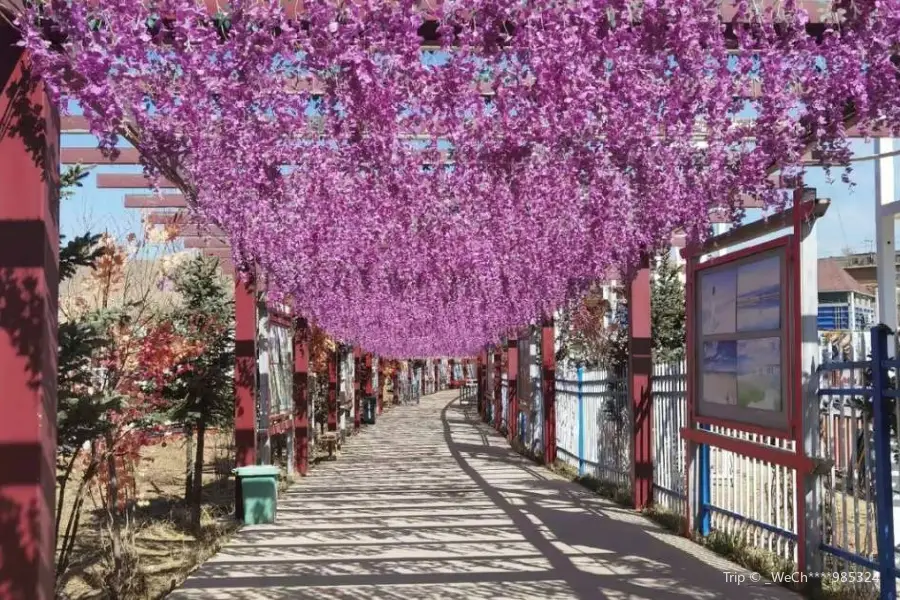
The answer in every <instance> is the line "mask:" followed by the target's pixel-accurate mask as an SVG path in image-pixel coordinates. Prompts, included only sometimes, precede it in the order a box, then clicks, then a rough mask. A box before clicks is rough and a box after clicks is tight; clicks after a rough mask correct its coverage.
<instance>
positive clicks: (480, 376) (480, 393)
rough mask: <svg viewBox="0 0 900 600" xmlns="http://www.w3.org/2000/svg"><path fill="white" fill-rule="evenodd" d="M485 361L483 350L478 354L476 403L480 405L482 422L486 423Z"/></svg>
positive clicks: (479, 413)
mask: <svg viewBox="0 0 900 600" xmlns="http://www.w3.org/2000/svg"><path fill="white" fill-rule="evenodd" d="M484 361H485V351H484V350H482V351H481V352H479V353H478V368H477V370H476V373H475V375H476V378H475V383H476V388H475V389H476V390H477V392H476V396H475V398H477V400H476V402H477V403H478V416H479V417H481V420H482V421H484Z"/></svg>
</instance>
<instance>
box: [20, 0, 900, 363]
mask: <svg viewBox="0 0 900 600" xmlns="http://www.w3.org/2000/svg"><path fill="white" fill-rule="evenodd" d="M582 4H584V3H582ZM714 4H715V3H709V2H708V1H707V0H657V1H653V2H643V3H640V4H639V5H638V4H635V3H633V2H629V1H626V0H598V1H597V2H593V3H587V6H581V5H579V4H577V3H576V4H571V3H562V4H560V3H558V2H555V1H550V0H537V1H535V2H528V3H522V2H518V1H513V0H472V1H467V2H452V1H450V2H444V3H442V4H441V5H440V6H439V7H437V8H435V9H434V10H433V12H432V17H433V18H434V19H435V21H434V22H435V23H436V25H437V33H438V37H437V39H436V40H435V43H436V44H437V48H438V50H437V51H429V52H423V48H422V39H421V36H420V34H419V28H420V26H421V25H422V22H423V21H422V12H421V11H420V10H419V9H418V8H417V5H416V3H415V2H412V1H410V0H402V1H398V2H391V3H385V2H380V1H376V0H360V1H358V2H354V3H349V4H341V5H339V6H334V5H333V4H331V3H326V2H320V1H313V2H308V3H305V5H304V9H303V10H304V12H303V14H302V16H301V17H300V18H298V17H297V16H296V15H292V14H289V13H288V12H287V11H286V10H285V9H284V8H283V7H282V5H281V4H280V3H279V2H274V1H269V2H251V1H249V0H237V1H235V2H233V3H232V4H231V7H230V10H229V12H228V13H227V14H215V15H211V14H210V12H209V10H208V8H207V5H206V3H203V2H195V1H193V0H162V1H159V2H155V3H147V2H144V1H143V0H95V1H92V2H86V1H74V2H70V1H68V0H52V1H50V2H47V3H39V4H35V5H33V6H32V7H31V8H30V9H28V11H27V12H26V13H25V14H24V15H23V16H22V18H21V19H20V21H19V23H20V26H21V28H22V29H23V36H24V42H23V43H24V45H25V46H26V47H27V48H28V50H29V51H30V52H31V55H32V57H33V60H34V63H35V67H36V68H37V70H38V71H39V72H40V73H41V74H42V76H43V77H44V78H45V80H46V81H47V83H48V84H49V88H50V90H51V91H52V92H53V93H54V94H56V97H57V98H58V100H59V101H60V102H61V103H62V104H63V105H65V102H67V101H68V100H70V99H74V100H77V101H78V103H79V104H80V105H81V106H82V107H83V109H84V114H85V116H86V118H87V120H88V122H89V124H90V127H91V131H92V133H94V134H95V135H96V136H97V137H98V138H99V140H100V142H101V148H103V149H105V150H106V151H108V152H110V153H114V152H115V144H116V142H117V140H118V138H119V137H120V136H122V135H124V136H125V137H126V138H127V139H128V140H129V141H130V142H132V143H133V144H134V145H135V146H136V147H137V148H138V149H139V150H140V152H141V156H142V160H143V162H144V165H145V167H146V169H147V171H148V173H149V174H150V175H152V176H154V177H158V176H165V177H168V178H170V179H172V180H173V181H175V182H176V183H177V184H178V185H179V186H180V187H181V188H182V190H183V191H184V192H185V194H186V196H187V198H188V200H189V202H190V205H191V209H192V210H194V211H196V212H198V213H199V214H200V215H201V216H202V217H204V218H205V219H207V220H209V221H210V222H212V223H214V224H216V225H218V226H219V227H221V228H223V229H224V230H225V231H227V232H228V233H229V234H230V238H231V242H232V246H233V248H234V251H235V255H236V258H237V259H240V260H246V261H253V262H255V263H257V264H258V265H259V266H260V267H261V269H262V270H263V271H264V272H265V273H266V276H267V279H268V281H269V282H270V284H271V286H272V288H273V289H275V290H277V291H278V292H279V293H280V294H282V295H286V296H291V297H292V298H293V301H294V303H295V306H297V307H298V309H299V310H300V311H301V312H302V313H303V314H304V315H307V316H309V318H311V319H312V320H313V321H314V322H316V323H317V324H318V325H319V326H321V327H323V328H324V329H325V330H327V331H328V332H329V333H330V334H332V335H334V336H336V337H337V338H339V339H345V340H349V341H352V342H354V343H357V344H361V345H362V346H363V347H365V348H366V349H367V350H370V351H373V352H376V353H378V354H381V355H384V356H428V355H460V354H468V353H472V352H474V351H476V350H477V349H478V348H480V347H482V346H483V345H484V344H486V343H490V342H492V341H495V340H497V339H498V338H499V337H501V336H503V335H504V334H506V333H507V332H509V331H510V330H511V329H513V328H515V327H518V326H521V325H522V324H525V323H528V322H531V321H533V320H534V319H537V318H540V317H541V315H543V314H547V313H549V312H551V311H552V310H553V309H554V308H556V307H557V306H559V305H560V304H561V303H563V302H564V301H565V300H566V298H567V297H569V296H570V295H571V294H572V293H573V291H577V290H579V289H583V287H584V286H585V285H586V284H587V283H588V282H590V281H592V280H594V279H596V278H597V277H600V276H602V274H603V273H605V272H607V271H608V269H609V268H610V267H613V266H615V267H625V268H627V267H628V266H629V265H630V264H634V262H635V261H636V260H637V259H638V257H639V256H640V255H641V254H642V253H646V252H650V251H653V250H654V249H656V248H659V247H661V246H665V245H667V244H668V243H669V240H670V239H671V235H672V233H673V231H675V230H684V231H685V232H686V233H687V235H688V237H689V238H690V239H698V238H701V237H703V236H704V235H706V232H707V231H708V229H709V212H710V209H712V208H721V209H723V210H725V211H726V213H727V214H729V215H730V216H732V218H738V217H739V216H740V214H741V199H742V198H743V197H745V196H752V197H754V198H757V199H758V200H759V201H761V202H763V203H764V204H766V205H769V206H776V205H779V204H780V203H783V202H784V201H785V195H784V191H783V190H782V189H781V188H780V185H779V183H778V181H777V179H773V178H772V177H771V173H772V170H773V167H774V166H777V167H780V168H781V169H782V172H783V173H787V174H792V173H799V172H801V171H802V168H803V162H802V161H803V158H804V155H805V153H806V151H807V150H808V148H809V141H810V139H814V140H816V141H817V144H818V149H819V150H820V152H821V156H822V159H823V160H825V161H826V162H830V163H833V164H841V163H843V162H845V161H846V159H847V158H848V156H849V146H848V140H847V137H846V131H845V123H846V122H847V120H848V118H852V120H853V121H854V122H855V124H856V126H857V127H858V128H859V129H860V130H861V131H862V132H866V131H867V130H868V129H870V128H872V127H875V126H879V127H887V128H889V130H890V131H892V132H893V134H894V135H900V86H898V79H897V77H898V67H897V62H896V57H895V54H896V49H897V47H898V46H900V0H865V1H863V0H856V1H855V2H853V3H852V7H851V8H852V10H850V11H847V12H844V13H841V14H825V15H812V16H813V17H815V20H816V21H823V20H824V21H826V22H825V23H823V24H821V25H819V26H818V28H819V30H818V31H817V32H815V33H817V35H810V32H809V27H808V25H809V20H810V15H808V14H807V13H805V12H804V11H802V10H799V9H798V8H797V7H796V3H794V2H790V1H788V2H785V3H783V5H782V6H781V11H780V13H778V14H775V13H773V12H765V13H755V12H753V11H752V10H751V9H750V8H749V4H748V3H747V2H740V3H738V4H737V5H736V6H735V9H736V16H735V17H734V18H733V19H732V21H731V24H729V25H728V26H726V25H724V24H723V23H722V20H721V18H720V12H719V8H718V7H716V6H715V5H714Z"/></svg>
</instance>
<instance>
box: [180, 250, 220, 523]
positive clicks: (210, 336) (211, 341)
mask: <svg viewBox="0 0 900 600" xmlns="http://www.w3.org/2000/svg"><path fill="white" fill-rule="evenodd" d="M174 280H175V290H176V291H177V292H178V293H179V294H181V297H182V302H181V306H180V307H179V308H178V309H177V310H176V311H175V314H174V315H173V319H172V320H173V323H174V324H175V327H176V329H177V330H178V332H179V333H180V334H181V335H183V336H185V337H187V338H189V339H191V340H193V341H195V342H198V343H199V344H200V347H201V348H202V350H201V352H200V353H199V355H198V356H192V357H191V359H190V360H189V361H186V363H185V364H178V365H174V371H175V373H176V376H175V377H174V378H173V380H172V381H171V382H169V383H168V384H167V387H166V389H165V390H164V393H165V395H166V396H167V397H168V398H170V399H171V400H172V401H173V409H172V417H173V418H174V419H175V420H177V421H178V422H180V423H181V424H182V425H183V426H184V428H185V430H186V431H187V432H189V433H195V434H196V438H197V444H196V451H195V452H196V453H195V458H194V459H193V461H192V462H193V465H190V464H189V466H188V469H189V471H192V472H191V473H190V474H189V476H188V482H187V485H186V490H185V492H186V496H187V497H186V500H187V501H188V504H189V505H190V507H191V521H192V525H193V526H194V527H195V528H196V529H199V527H200V506H201V499H202V498H201V496H202V491H203V453H204V448H205V433H206V430H207V428H209V427H211V426H219V425H224V424H227V423H229V421H230V420H231V419H232V417H233V413H232V407H233V402H234V381H233V369H234V309H233V304H232V301H231V299H230V298H229V296H228V294H227V292H226V289H225V286H224V284H223V282H222V279H221V278H220V276H219V272H218V261H217V259H215V258H210V257H203V256H197V257H196V258H195V259H193V260H190V261H188V262H186V263H185V264H184V265H182V267H181V268H180V269H179V271H178V272H177V273H176V275H175V278H174ZM191 467H192V468H191Z"/></svg>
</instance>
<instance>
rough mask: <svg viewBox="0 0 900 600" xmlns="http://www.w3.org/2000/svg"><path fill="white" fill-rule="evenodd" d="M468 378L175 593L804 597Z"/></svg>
mask: <svg viewBox="0 0 900 600" xmlns="http://www.w3.org/2000/svg"><path fill="white" fill-rule="evenodd" d="M455 397H456V392H449V391H448V392H441V393H438V394H434V395H431V396H428V397H425V398H423V399H422V402H421V404H420V405H418V406H400V407H395V408H394V409H392V410H391V411H390V412H388V413H386V414H385V415H383V416H382V417H381V419H380V420H379V421H378V424H377V425H376V426H375V427H372V428H369V429H368V430H367V431H366V432H365V433H363V434H362V435H360V436H358V437H356V438H353V439H352V440H351V441H350V443H349V444H348V445H347V446H345V450H344V452H343V454H342V456H341V457H340V459H339V460H338V461H335V462H331V463H325V464H323V465H320V466H319V467H317V468H315V469H314V470H313V471H312V473H311V475H310V476H309V477H307V478H306V479H304V480H302V481H300V482H299V483H297V484H295V485H294V486H293V487H292V488H291V489H290V490H289V491H288V492H287V493H286V494H284V495H283V496H282V497H281V498H279V502H280V504H279V513H278V519H277V523H276V524H275V525H267V526H253V527H245V528H244V529H243V530H241V531H240V532H239V533H238V534H237V535H236V536H235V537H234V538H233V539H232V540H231V541H230V543H229V544H227V546H226V547H225V548H224V549H223V550H222V551H221V552H219V553H218V554H217V555H216V556H214V557H213V558H212V559H211V560H210V561H209V562H207V563H206V564H205V565H203V566H202V567H201V568H200V569H199V570H198V571H197V572H195V573H194V575H193V576H192V577H191V578H189V579H188V580H187V582H185V584H184V586H183V587H182V588H181V589H180V590H178V591H176V592H175V593H174V594H173V595H172V596H170V597H171V598H173V599H176V600H188V599H191V600H193V599H196V600H225V599H229V600H230V599H235V600H236V599H241V600H243V599H247V600H257V599H258V600H263V599H265V600H281V599H288V598H290V599H294V598H298V599H305V598H308V599H319V600H329V599H330V600H350V599H353V600H368V599H385V600H417V599H425V598H428V599H433V600H438V599H440V600H477V599H482V598H483V599H491V600H500V599H510V600H525V599H526V598H528V599H530V598H534V599H536V600H537V599H540V600H562V599H564V598H565V599H572V598H582V599H585V600H603V599H610V600H626V599H627V600H642V599H647V600H666V599H674V598H678V599H684V600H687V599H689V598H690V599H692V600H705V599H713V598H722V599H727V600H743V599H759V600H763V599H765V600H771V599H773V598H776V599H777V598H784V599H787V598H792V599H796V598H799V597H798V596H795V595H794V594H792V593H790V592H788V591H787V590H784V589H782V588H779V587H776V586H773V585H762V584H750V583H749V582H748V583H745V584H744V585H740V586H739V585H738V584H737V583H735V582H733V581H726V576H725V573H726V572H731V573H735V572H743V573H746V571H745V570H744V569H741V568H740V567H737V566H736V565H734V564H732V563H729V562H728V561H725V560H723V559H721V558H719V557H717V556H715V555H714V554H712V553H710V552H708V551H706V550H705V549H702V548H700V547H699V546H696V545H694V544H692V543H690V542H688V541H686V540H684V539H683V538H680V537H678V536H676V535H673V534H670V533H668V532H666V531H665V530H663V529H661V528H660V527H658V526H657V525H655V524H654V523H652V522H650V521H648V520H646V519H644V518H642V517H640V516H638V515H637V514H636V513H634V512H632V511H629V510H626V509H622V508H619V507H617V506H615V505H613V504H611V503H609V502H607V501H604V500H603V499H601V498H598V497H597V496H595V495H594V494H592V493H591V492H589V491H587V490H585V489H584V488H581V487H580V486H578V485H576V484H573V483H569V482H567V481H565V480H563V479H561V478H559V477H557V476H555V475H554V474H552V473H550V472H549V471H547V470H546V469H544V468H542V467H540V466H537V465H535V464H534V463H532V462H530V461H527V460H525V459H523V458H522V457H520V456H519V455H517V454H516V453H514V452H513V451H512V450H511V449H509V447H508V445H507V443H506V441H505V440H504V439H502V438H501V437H500V436H498V435H497V434H496V433H494V432H493V430H492V429H490V428H489V427H488V426H485V425H482V424H481V423H479V422H478V421H477V416H476V415H475V414H474V408H473V409H472V410H471V414H467V412H466V411H464V410H463V409H462V408H461V407H460V406H459V405H458V402H452V401H453V400H454V399H455Z"/></svg>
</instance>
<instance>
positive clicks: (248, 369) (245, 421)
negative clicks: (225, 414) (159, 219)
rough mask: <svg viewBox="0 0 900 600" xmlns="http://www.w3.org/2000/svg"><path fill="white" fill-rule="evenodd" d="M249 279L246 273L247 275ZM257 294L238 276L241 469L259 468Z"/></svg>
mask: <svg viewBox="0 0 900 600" xmlns="http://www.w3.org/2000/svg"><path fill="white" fill-rule="evenodd" d="M245 275H246V273H245ZM255 295H256V291H255V287H254V284H253V281H252V279H247V280H246V281H245V280H242V279H241V274H240V273H237V275H236V279H235V284H234V338H235V340H234V358H235V361H234V362H235V368H234V448H235V452H236V454H237V456H236V461H235V464H236V465H237V466H239V467H245V466H247V465H255V464H256V298H255Z"/></svg>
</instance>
